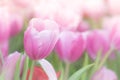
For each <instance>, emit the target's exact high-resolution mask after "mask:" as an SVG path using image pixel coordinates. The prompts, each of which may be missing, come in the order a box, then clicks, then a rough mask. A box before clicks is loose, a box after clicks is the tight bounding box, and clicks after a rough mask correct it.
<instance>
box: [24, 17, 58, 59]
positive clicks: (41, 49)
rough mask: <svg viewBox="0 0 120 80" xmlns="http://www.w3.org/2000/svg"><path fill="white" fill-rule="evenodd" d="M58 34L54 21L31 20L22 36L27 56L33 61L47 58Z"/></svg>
mask: <svg viewBox="0 0 120 80" xmlns="http://www.w3.org/2000/svg"><path fill="white" fill-rule="evenodd" d="M58 34H59V29H58V25H57V24H56V23H55V22H54V21H51V20H41V19H37V18H34V19H32V20H31V21H30V24H29V27H28V29H27V30H26V32H25V34H24V48H25V51H26V53H27V55H28V56H29V57H30V58H31V59H33V60H39V59H43V58H45V57H47V56H48V55H49V54H50V53H51V51H52V50H53V48H54V46H55V44H56V42H57V39H58Z"/></svg>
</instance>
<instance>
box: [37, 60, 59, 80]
mask: <svg viewBox="0 0 120 80" xmlns="http://www.w3.org/2000/svg"><path fill="white" fill-rule="evenodd" d="M39 63H40V64H41V67H42V68H43V69H44V71H45V72H46V74H47V75H48V77H49V80H57V75H56V73H55V70H54V68H53V66H52V65H51V64H50V63H49V62H48V61H47V60H45V59H42V60H39Z"/></svg>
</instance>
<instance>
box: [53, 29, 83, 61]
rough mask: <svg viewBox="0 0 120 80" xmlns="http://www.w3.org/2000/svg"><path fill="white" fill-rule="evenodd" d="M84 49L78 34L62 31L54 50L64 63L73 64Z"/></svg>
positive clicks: (80, 36) (81, 37) (80, 35)
mask: <svg viewBox="0 0 120 80" xmlns="http://www.w3.org/2000/svg"><path fill="white" fill-rule="evenodd" d="M84 49H85V41H84V38H83V36H82V34H80V33H74V32H71V31H64V32H62V33H61V35H60V38H59V40H58V42H57V44H56V47H55V50H56V52H57V54H58V55H59V57H60V58H61V59H62V60H64V61H65V62H75V61H76V60H78V59H79V58H80V57H81V55H82V53H83V51H84Z"/></svg>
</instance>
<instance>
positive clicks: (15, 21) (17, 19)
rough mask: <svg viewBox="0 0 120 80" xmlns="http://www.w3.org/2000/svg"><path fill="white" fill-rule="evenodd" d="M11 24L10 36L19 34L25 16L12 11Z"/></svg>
mask: <svg viewBox="0 0 120 80" xmlns="http://www.w3.org/2000/svg"><path fill="white" fill-rule="evenodd" d="M11 14H12V15H11V24H10V26H11V27H10V28H11V31H10V36H15V35H16V34H18V33H19V32H20V31H21V30H22V27H23V17H22V16H20V15H17V14H13V13H11Z"/></svg>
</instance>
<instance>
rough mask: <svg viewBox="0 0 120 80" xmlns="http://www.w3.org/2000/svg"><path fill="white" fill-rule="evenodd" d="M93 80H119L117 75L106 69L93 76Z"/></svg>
mask: <svg viewBox="0 0 120 80" xmlns="http://www.w3.org/2000/svg"><path fill="white" fill-rule="evenodd" d="M91 80H118V79H117V75H116V74H115V72H113V71H112V70H110V69H107V68H106V67H103V68H101V69H100V70H98V71H97V72H96V73H95V74H94V75H93V76H92V79H91Z"/></svg>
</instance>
